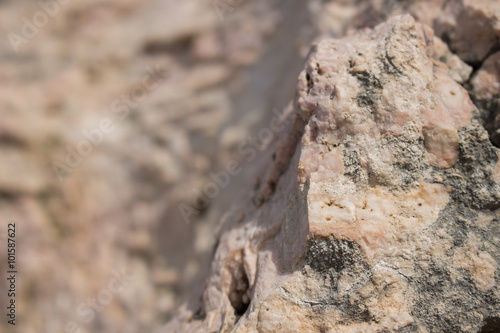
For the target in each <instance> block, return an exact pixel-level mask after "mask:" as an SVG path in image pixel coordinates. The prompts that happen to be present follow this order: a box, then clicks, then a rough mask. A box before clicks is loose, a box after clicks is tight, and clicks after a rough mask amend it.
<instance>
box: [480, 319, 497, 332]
mask: <svg viewBox="0 0 500 333" xmlns="http://www.w3.org/2000/svg"><path fill="white" fill-rule="evenodd" d="M498 332H500V317H489V318H486V320H485V321H484V325H483V327H481V331H479V333H498Z"/></svg>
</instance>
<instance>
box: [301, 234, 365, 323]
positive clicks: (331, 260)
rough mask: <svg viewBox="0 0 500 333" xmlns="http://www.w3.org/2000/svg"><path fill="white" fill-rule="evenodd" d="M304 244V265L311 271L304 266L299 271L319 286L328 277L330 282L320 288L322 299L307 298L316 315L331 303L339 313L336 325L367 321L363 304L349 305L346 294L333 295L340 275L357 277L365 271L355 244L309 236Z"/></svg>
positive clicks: (362, 258)
mask: <svg viewBox="0 0 500 333" xmlns="http://www.w3.org/2000/svg"><path fill="white" fill-rule="evenodd" d="M307 247H308V251H307V257H306V260H305V265H308V266H309V267H310V268H311V269H312V271H313V272H314V273H315V274H313V275H312V276H311V275H310V273H309V272H308V271H307V270H306V269H305V268H304V269H303V270H302V274H304V275H306V276H309V278H316V279H319V281H318V282H319V285H323V282H324V281H325V280H326V279H327V278H329V281H330V284H331V287H326V286H324V287H323V288H324V291H323V292H322V293H321V294H322V295H323V298H322V299H317V300H309V301H308V304H309V305H310V306H311V307H312V308H313V311H314V312H315V313H316V314H317V315H318V316H322V315H323V314H324V313H325V311H326V310H327V309H328V308H330V307H332V306H333V307H335V308H337V309H339V310H340V311H341V312H342V313H343V316H342V318H341V320H340V322H339V323H338V324H348V323H353V322H370V321H371V320H372V317H371V315H370V313H369V312H368V310H367V309H366V307H364V305H362V304H358V303H355V304H352V303H351V302H350V301H349V295H348V294H345V295H341V296H340V295H338V294H337V283H338V279H339V277H340V275H341V274H348V275H350V276H352V277H353V278H359V276H361V275H362V274H363V272H367V271H368V270H369V269H368V265H367V264H366V261H365V258H364V255H363V253H362V250H361V248H360V247H359V245H358V244H357V243H355V242H353V241H350V240H337V239H335V238H333V237H328V238H310V239H309V240H308V244H307Z"/></svg>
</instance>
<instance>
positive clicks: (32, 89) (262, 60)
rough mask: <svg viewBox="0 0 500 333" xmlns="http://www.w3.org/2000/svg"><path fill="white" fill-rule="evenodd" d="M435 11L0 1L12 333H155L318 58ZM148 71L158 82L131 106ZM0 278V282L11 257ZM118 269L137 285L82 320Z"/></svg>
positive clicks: (149, 0) (424, 7)
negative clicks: (326, 47) (247, 152)
mask: <svg viewBox="0 0 500 333" xmlns="http://www.w3.org/2000/svg"><path fill="white" fill-rule="evenodd" d="M443 2H444V1H443V0H422V1H392V0H373V1H361V0H359V1H349V0H336V1H321V0H311V1H306V0H288V1H286V0H271V1H265V0H215V1H209V0H183V1H179V0H177V1H174V0H120V1H118V0H107V1H104V0H88V1H76V0H74V1H65V2H64V3H63V1H60V2H56V1H55V0H52V1H49V0H45V1H44V0H42V1H41V2H37V1H27V0H25V1H19V0H3V1H0V30H1V31H0V35H2V36H4V37H3V38H2V39H1V42H0V60H1V61H0V221H1V224H2V226H3V227H2V230H0V239H1V243H2V244H4V241H5V238H6V231H7V227H6V226H7V223H9V222H11V221H13V222H16V226H17V237H16V239H17V241H18V245H17V249H18V255H17V261H18V267H19V275H18V277H19V278H18V290H19V294H18V297H17V302H18V308H17V314H18V318H17V325H16V328H18V330H19V331H18V332H23V333H32V332H33V333H34V332H36V333H39V332H47V333H60V332H66V331H67V332H81V333H84V332H109V333H113V332H123V333H126V332H154V331H155V330H157V329H159V328H161V327H162V326H163V325H164V324H165V323H166V322H167V321H168V320H169V319H170V318H171V317H172V316H173V314H174V313H175V311H176V309H177V308H178V307H179V305H180V304H181V303H182V302H183V301H185V300H186V297H187V296H186V295H187V293H188V292H189V291H191V290H192V289H193V288H196V287H197V286H199V285H200V283H201V281H199V279H197V277H199V276H200V275H201V271H202V270H203V268H204V264H203V263H204V262H206V261H207V260H206V258H207V256H209V255H210V251H211V249H212V247H213V237H212V235H213V233H214V231H215V229H216V227H217V225H218V224H219V221H220V219H221V217H222V216H223V214H224V211H225V210H226V209H227V207H229V205H230V204H231V200H232V199H233V198H235V196H237V194H238V192H239V191H241V190H242V189H244V188H245V186H242V184H244V183H245V182H246V179H247V177H246V175H249V174H251V172H252V170H254V168H253V167H252V162H254V161H246V159H247V158H248V156H244V155H242V154H241V151H240V150H239V149H238V147H240V145H241V144H242V143H244V142H246V141H248V140H249V138H251V137H252V136H255V134H256V133H257V131H258V129H259V128H262V127H266V126H269V125H268V124H269V121H270V119H271V117H272V116H273V113H272V110H273V109H277V110H282V109H283V108H284V107H285V106H286V105H287V103H288V102H289V101H291V100H292V99H293V96H294V91H295V83H296V78H297V76H298V74H299V72H300V70H301V68H302V66H303V63H304V59H305V56H306V55H307V52H308V50H309V47H310V45H311V43H312V42H313V41H314V40H315V39H317V38H320V37H322V36H342V35H345V34H346V33H349V32H350V31H353V30H354V29H359V28H362V27H366V26H374V25H376V24H378V23H380V22H383V21H385V19H386V18H387V17H389V16H391V15H395V14H399V13H402V12H410V13H412V14H413V15H414V16H416V17H417V19H419V20H420V21H421V22H424V23H428V24H429V25H432V24H433V22H434V20H435V19H436V17H437V15H438V14H439V9H440V8H441V6H442V5H443ZM42 4H43V6H42ZM48 4H50V6H51V7H50V8H49V7H46V6H49V5H48ZM44 6H45V7H44ZM43 8H45V9H43ZM47 8H49V11H51V13H53V15H48V14H45V16H46V17H48V19H47V22H46V23H45V24H42V23H43V22H44V21H43V15H42V14H40V12H42V13H46V11H47ZM37 19H38V20H39V21H36V20H37ZM26 20H27V21H29V22H31V23H32V24H34V23H37V22H38V26H39V27H37V26H35V29H34V31H31V35H32V36H30V38H26V39H25V40H24V41H23V43H21V44H19V45H18V50H17V52H16V51H15V47H13V44H12V38H10V39H9V37H8V36H9V34H10V33H15V34H17V35H18V36H23V29H27V28H24V26H25V25H26V24H27V23H26ZM28 30H29V29H28ZM32 30H33V29H32ZM10 36H11V37H12V35H10ZM152 69H153V70H154V69H156V70H157V72H158V71H160V72H161V73H163V78H162V77H160V76H161V75H159V79H158V83H159V84H157V85H155V86H154V87H153V88H151V89H146V90H145V89H143V90H142V94H140V93H139V90H140V89H139V88H138V87H141V86H142V85H143V84H144V80H145V79H147V78H148V77H149V75H150V74H149V73H150V71H151V70H152ZM130 94H133V95H134V94H135V95H134V96H136V97H137V96H140V97H138V98H137V99H136V100H135V101H136V103H130V105H129V106H125V104H124V103H123V101H124V98H127V96H129V95H130ZM139 99H140V100H139ZM120 103H121V104H120ZM119 107H121V110H122V111H121V112H116V111H117V110H118V108H119ZM119 115H122V117H120V116H119ZM103 119H109V120H110V121H111V122H112V125H113V129H112V130H111V131H109V133H104V134H103V137H102V142H101V143H99V144H97V145H92V148H91V152H90V153H89V154H88V156H84V157H83V158H82V159H81V162H80V163H79V164H78V166H76V167H74V168H69V169H67V170H65V172H64V175H63V176H62V181H61V180H60V179H59V178H61V177H58V176H57V174H56V172H54V162H57V163H60V164H57V165H64V164H66V162H65V160H66V158H67V156H68V149H69V151H73V150H75V149H78V146H79V145H82V141H83V140H85V139H86V137H85V136H84V134H83V131H92V130H96V129H98V128H99V126H100V123H101V122H102V120H103ZM68 147H69V148H68ZM229 160H237V161H239V162H241V163H242V165H244V166H245V167H244V168H243V172H242V173H241V174H240V175H239V176H238V177H235V178H234V179H231V181H230V184H229V186H228V187H227V188H224V189H222V191H221V194H220V195H218V196H216V197H214V198H213V199H212V200H211V201H210V202H208V204H206V205H204V206H203V207H202V208H200V209H197V210H196V213H195V214H193V215H192V216H191V217H190V218H189V221H186V219H185V218H183V217H182V215H181V213H180V211H179V209H178V207H179V205H180V204H186V205H188V206H190V207H193V202H194V201H195V200H197V199H199V198H198V196H199V190H202V189H203V187H204V186H205V185H206V184H207V182H209V181H211V178H210V175H209V174H210V172H214V173H217V172H218V171H220V170H224V169H225V165H226V163H227V161H229ZM254 163H255V162H254ZM248 178H250V177H248ZM0 261H1V263H2V264H1V265H2V266H1V267H2V272H5V270H4V269H3V268H4V267H5V266H4V263H6V251H1V252H0ZM122 270H125V271H126V272H127V273H129V274H132V275H133V279H132V280H131V282H130V283H129V284H128V285H127V286H126V287H125V288H124V289H123V291H121V292H119V293H116V294H113V299H112V300H111V301H110V302H109V304H105V305H103V306H102V307H99V308H98V309H95V310H94V311H92V312H93V313H94V315H95V316H93V317H92V319H91V320H87V321H86V320H85V318H88V317H85V316H82V314H81V313H79V312H78V309H79V307H81V305H82V304H90V303H89V302H91V301H92V299H95V298H97V297H98V295H99V293H100V292H101V290H103V289H106V288H108V284H109V281H110V280H111V279H112V278H113V276H114V275H113V272H114V271H122ZM6 287H7V285H6V283H2V284H0V288H1V290H0V302H1V304H6V302H7V297H6ZM87 308H90V309H91V308H92V307H91V306H90V305H89V306H88V307H87ZM68 324H69V326H68ZM72 325H73V326H72ZM75 325H76V326H75ZM72 327H73V328H72ZM74 327H76V328H77V329H79V331H77V330H75V329H74ZM10 329H12V327H11V326H10V325H9V326H8V325H7V323H6V320H2V321H1V322H0V330H1V331H7V332H10Z"/></svg>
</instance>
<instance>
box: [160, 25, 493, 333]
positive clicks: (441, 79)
mask: <svg viewBox="0 0 500 333" xmlns="http://www.w3.org/2000/svg"><path fill="white" fill-rule="evenodd" d="M457 33H458V32H457ZM433 34H434V32H433V30H432V29H431V28H429V27H428V26H426V25H423V24H420V23H416V22H415V20H414V19H413V18H412V17H411V16H409V15H402V16H396V17H394V18H392V19H391V20H389V21H388V22H387V23H384V24H381V25H378V26H377V27H375V28H374V29H373V30H361V31H359V32H358V33H356V34H354V35H352V36H350V37H345V38H343V39H325V40H323V41H321V42H319V43H318V44H316V45H315V46H314V47H313V49H312V51H311V54H310V55H309V57H308V61H307V64H306V66H305V69H304V71H303V72H302V73H301V74H300V77H299V81H298V85H297V98H296V101H295V103H294V106H293V107H292V106H291V107H290V108H289V109H288V111H287V113H286V115H285V116H284V117H283V119H282V123H283V124H285V125H286V127H287V128H286V129H285V130H284V131H283V132H282V133H281V134H280V135H279V137H278V138H276V140H275V142H274V143H273V144H272V145H271V147H270V149H269V150H268V151H267V152H266V154H265V155H264V157H263V159H264V160H268V161H269V162H268V163H267V165H265V166H264V167H263V168H262V170H261V171H260V172H258V173H257V176H256V182H255V184H256V185H255V187H254V188H253V190H250V191H249V193H248V194H247V195H246V196H245V197H244V198H243V199H242V200H241V201H240V203H239V204H235V205H234V207H233V209H232V210H231V211H230V212H229V213H228V214H227V215H226V216H225V218H224V223H223V225H222V227H221V228H220V230H219V232H218V236H217V239H218V241H217V243H216V247H215V249H214V254H213V259H212V264H211V268H210V270H209V273H208V276H207V279H206V285H204V286H203V290H202V292H200V293H199V294H196V295H194V297H193V299H192V301H191V302H190V303H188V304H187V305H186V306H184V307H183V309H182V310H181V311H180V313H179V315H178V316H177V317H176V318H175V319H174V320H173V321H172V322H171V323H170V324H169V325H167V327H166V328H165V330H164V331H165V332H169V333H170V332H497V331H498V328H499V327H500V285H499V282H498V281H499V280H498V279H499V278H500V269H499V264H500V164H499V157H500V151H499V150H498V149H497V148H496V147H494V146H493V145H492V144H491V142H490V140H489V137H488V133H487V132H486V130H485V129H484V128H483V126H482V125H481V123H480V121H479V120H480V117H479V112H478V110H477V109H476V107H475V106H474V104H473V103H472V101H471V99H470V98H469V94H468V92H467V90H466V89H464V88H463V87H462V86H461V85H460V84H459V83H457V81H459V82H465V81H467V79H468V76H469V74H470V69H467V68H468V66H467V65H466V64H464V63H462V60H460V59H458V58H454V59H455V65H456V66H455V65H452V66H450V68H448V67H447V66H446V65H445V63H448V61H447V60H448V59H451V58H452V57H455V56H454V55H453V54H452V53H451V52H450V51H449V50H444V51H443V45H441V43H442V42H441V41H440V40H438V39H437V37H434V36H433ZM471 42H472V41H471ZM466 49H467V50H469V51H470V50H472V49H473V48H472V47H468V48H466ZM466 49H463V50H462V49H461V48H460V47H458V46H455V47H452V50H455V51H457V52H458V51H464V52H465V50H466ZM446 54H447V55H446ZM459 54H460V53H459ZM476 56H479V54H473V55H467V56H465V57H464V58H463V59H465V60H470V59H473V60H476V59H477V57H476ZM480 56H484V54H483V52H481V54H480ZM440 60H443V61H444V62H445V63H443V62H441V61H440ZM484 66H488V63H485V65H484ZM490 66H491V65H490ZM454 68H455V70H454ZM457 68H462V70H456V69H457ZM486 71H487V70H486ZM487 72H488V71H487ZM477 75H480V74H477ZM476 77H477V76H476ZM476 86H477V85H476Z"/></svg>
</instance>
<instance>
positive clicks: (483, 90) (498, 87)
mask: <svg viewBox="0 0 500 333" xmlns="http://www.w3.org/2000/svg"><path fill="white" fill-rule="evenodd" d="M471 86H472V94H473V96H474V99H475V101H476V103H477V105H478V107H479V108H481V110H482V112H481V114H482V117H483V122H484V124H485V127H486V129H487V130H488V132H489V133H490V137H491V141H492V142H493V143H494V144H495V145H496V146H497V147H500V52H496V53H494V54H493V55H491V56H489V57H488V58H487V59H486V60H485V61H484V63H483V65H482V66H481V68H480V69H479V70H478V71H477V72H476V73H475V74H474V77H473V78H472V79H471Z"/></svg>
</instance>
